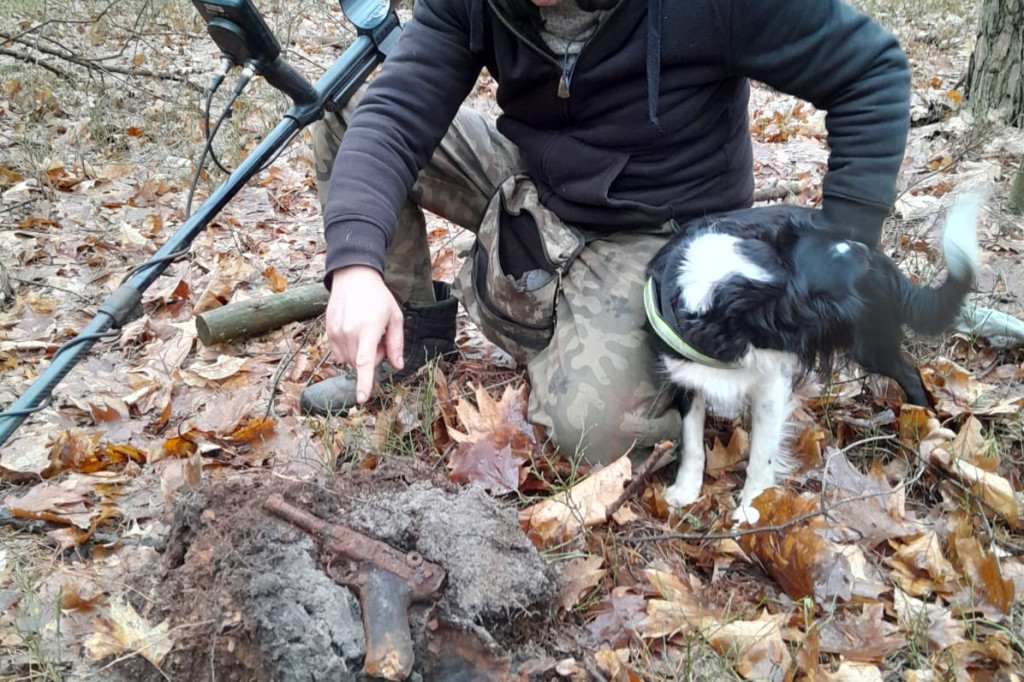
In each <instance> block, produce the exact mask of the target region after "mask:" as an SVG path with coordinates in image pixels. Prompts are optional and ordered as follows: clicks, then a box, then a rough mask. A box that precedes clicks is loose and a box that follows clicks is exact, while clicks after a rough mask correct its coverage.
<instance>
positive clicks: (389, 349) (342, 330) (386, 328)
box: [327, 265, 404, 403]
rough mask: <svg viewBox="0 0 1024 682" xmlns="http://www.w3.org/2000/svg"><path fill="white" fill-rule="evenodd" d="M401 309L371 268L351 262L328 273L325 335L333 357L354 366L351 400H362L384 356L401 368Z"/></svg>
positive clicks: (395, 366) (371, 384)
mask: <svg viewBox="0 0 1024 682" xmlns="http://www.w3.org/2000/svg"><path fill="white" fill-rule="evenodd" d="M402 333H403V332H402V309H401V308H400V307H399V306H398V303H397V302H396V301H395V297H394V296H392V295H391V292H390V291H389V290H388V288H387V287H386V286H385V285H384V279H383V278H382V277H381V276H380V273H379V272H377V271H376V270H374V269H373V268H370V267H366V266H363V265H353V266H349V267H347V268H341V269H340V270H335V271H334V272H333V273H332V275H331V296H330V299H329V300H328V303H327V339H328V341H329V342H330V346H331V353H332V354H333V355H334V359H335V360H336V361H338V362H339V363H341V364H342V365H347V366H350V367H355V370H356V400H357V402H359V403H364V402H366V399H367V398H368V397H369V396H370V391H371V389H372V388H373V370H374V368H375V367H377V365H379V364H380V363H381V362H382V361H383V360H384V358H385V357H387V359H388V361H389V362H391V365H392V366H393V367H394V368H395V369H398V370H400V369H402V364H403V343H404V339H403V338H402Z"/></svg>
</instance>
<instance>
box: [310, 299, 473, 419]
mask: <svg viewBox="0 0 1024 682" xmlns="http://www.w3.org/2000/svg"><path fill="white" fill-rule="evenodd" d="M434 298H435V299H436V302H435V303H405V304H403V305H402V314H403V318H404V322H403V331H404V334H405V354H404V359H405V367H404V368H403V369H402V371H400V372H396V371H395V369H394V368H393V367H392V366H391V364H390V363H389V362H387V361H386V360H385V361H384V362H383V363H382V364H381V365H380V367H378V368H377V369H376V370H375V371H374V376H373V383H374V386H376V385H377V384H385V383H388V382H394V381H401V380H403V379H406V378H408V377H410V376H412V375H414V374H416V372H418V371H419V370H420V368H421V367H423V365H425V364H427V362H429V361H430V360H433V359H434V358H437V357H441V356H443V355H447V354H449V353H452V352H453V351H454V350H455V314H456V313H457V312H458V308H459V302H458V301H456V300H455V299H454V298H453V297H452V291H451V286H450V285H449V284H447V283H445V282H434ZM371 395H372V393H371ZM355 404H356V375H355V370H351V369H349V370H346V371H345V372H343V373H342V374H339V375H338V376H336V377H331V378H330V379H325V380H324V381H321V382H319V383H316V384H313V385H311V386H307V387H306V388H304V389H303V390H302V393H301V394H300V395H299V407H300V409H301V410H302V412H303V414H309V413H312V414H321V415H328V414H335V415H337V414H344V413H345V412H347V411H348V410H349V409H350V408H352V407H353V406H355Z"/></svg>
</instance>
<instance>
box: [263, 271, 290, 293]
mask: <svg viewBox="0 0 1024 682" xmlns="http://www.w3.org/2000/svg"><path fill="white" fill-rule="evenodd" d="M263 278H264V279H265V280H266V281H267V286H268V287H270V290H271V291H273V292H274V293H275V294H280V293H281V292H283V291H285V290H286V289H288V280H286V279H285V278H284V277H282V276H281V275H279V274H277V271H276V270H274V268H272V267H270V266H267V267H266V268H264V270H263Z"/></svg>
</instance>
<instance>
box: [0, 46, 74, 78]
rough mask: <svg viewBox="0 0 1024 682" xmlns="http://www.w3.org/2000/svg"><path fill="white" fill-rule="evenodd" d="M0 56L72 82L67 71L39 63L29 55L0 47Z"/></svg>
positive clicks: (45, 63)
mask: <svg viewBox="0 0 1024 682" xmlns="http://www.w3.org/2000/svg"><path fill="white" fill-rule="evenodd" d="M0 54H2V55H6V56H8V57H13V58H14V59H17V60H18V61H21V62H25V63H26V64H32V65H34V66H38V67H39V68H41V69H46V70H47V71H49V72H50V73H52V74H54V75H56V76H59V77H60V78H63V79H65V80H74V79H73V77H72V76H71V74H70V73H68V72H67V71H64V70H63V69H59V68H57V67H56V66H53V65H52V64H48V63H47V62H44V61H40V60H39V59H37V58H35V57H32V56H31V55H27V54H25V53H23V52H18V51H17V50H9V49H7V48H6V47H0Z"/></svg>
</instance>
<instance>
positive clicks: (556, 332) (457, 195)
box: [313, 93, 681, 464]
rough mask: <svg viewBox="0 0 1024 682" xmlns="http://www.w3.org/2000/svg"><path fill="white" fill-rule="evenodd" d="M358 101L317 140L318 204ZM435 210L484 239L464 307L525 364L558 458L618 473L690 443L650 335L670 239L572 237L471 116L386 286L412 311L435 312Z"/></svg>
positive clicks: (409, 228) (453, 140) (470, 263)
mask: <svg viewBox="0 0 1024 682" xmlns="http://www.w3.org/2000/svg"><path fill="white" fill-rule="evenodd" d="M360 95H361V93H359V94H357V95H356V96H355V97H354V98H353V99H352V101H350V102H349V105H348V107H346V109H345V111H343V112H341V113H339V114H328V115H327V117H326V118H325V119H324V120H323V121H320V122H318V123H317V124H316V125H315V127H314V129H313V152H314V157H315V159H316V176H317V188H318V191H319V193H320V201H321V204H323V202H324V200H325V196H326V194H325V193H326V189H327V185H328V181H329V179H330V173H331V169H332V167H333V164H334V158H335V156H336V155H337V151H338V146H339V144H340V141H341V138H342V136H343V135H344V133H345V128H346V121H347V120H348V118H349V116H350V115H351V111H352V109H353V108H354V105H355V104H356V102H357V101H358V99H359V97H360ZM424 209H426V210H428V211H430V212H432V213H435V214H437V215H439V216H441V217H443V218H446V219H448V220H450V221H452V222H453V223H455V224H457V225H459V226H461V227H463V228H466V229H468V230H471V231H473V232H475V233H476V234H477V242H476V245H475V246H474V249H473V252H472V253H471V254H470V257H469V258H467V260H466V263H465V265H464V266H463V267H462V270H461V271H460V272H459V274H458V277H457V279H456V282H455V287H454V288H455V292H456V296H457V297H458V298H459V300H460V301H461V302H462V304H463V306H464V307H465V308H466V310H467V313H468V314H469V317H470V319H472V320H473V322H474V323H476V324H477V325H478V326H479V327H480V328H481V330H482V331H483V333H484V335H485V336H487V337H488V338H489V339H490V340H492V341H494V342H495V343H496V344H497V345H499V346H500V347H502V348H503V349H504V350H506V351H508V352H509V353H510V354H511V355H512V356H513V357H515V358H516V359H517V360H519V361H520V362H522V363H525V364H526V367H527V372H528V375H529V379H530V399H529V405H528V408H527V417H528V419H529V420H530V421H531V422H532V423H534V424H537V425H539V426H541V427H543V428H544V430H545V431H546V433H547V434H548V436H549V438H550V439H551V442H552V443H553V444H554V445H555V446H556V447H557V448H558V449H559V451H560V452H562V453H563V454H565V455H567V456H569V457H573V456H576V455H579V456H581V457H582V459H583V461H585V462H587V463H590V464H607V463H609V462H611V461H613V460H615V459H616V458H618V457H619V456H621V455H622V454H624V453H625V452H627V451H630V452H631V454H632V455H633V456H636V457H644V456H646V455H647V454H648V453H649V451H650V447H651V446H652V445H654V444H655V443H658V442H660V441H662V440H666V439H677V438H678V437H679V433H680V427H681V420H680V417H679V414H678V412H677V411H676V410H675V409H674V408H673V407H672V406H671V396H670V395H669V394H668V393H667V391H666V390H665V389H664V388H663V387H662V383H661V382H660V381H658V380H656V378H655V375H654V372H655V363H654V357H653V353H652V351H651V349H650V346H649V339H648V336H647V332H646V330H645V329H644V321H645V315H644V307H643V283H644V277H645V269H646V266H647V262H648V261H649V260H650V258H651V257H652V256H653V255H654V254H655V253H656V252H657V250H658V249H659V248H660V247H661V246H662V245H663V244H664V243H665V241H666V240H667V238H668V236H669V234H670V233H671V230H670V229H669V228H668V226H665V227H663V228H656V229H651V230H646V231H643V230H641V231H624V232H616V233H611V234H600V235H595V234H584V233H582V232H581V231H579V230H576V229H574V228H572V227H571V226H567V225H565V224H564V223H562V221H561V220H560V219H559V218H558V217H557V216H556V215H555V214H553V213H552V212H550V211H548V210H547V209H545V208H544V206H543V205H541V204H540V202H539V200H538V198H537V192H536V188H535V187H534V186H533V183H532V182H530V180H529V177H528V176H526V175H525V174H523V169H522V168H521V163H520V158H519V154H518V151H517V149H516V148H515V146H514V145H513V144H512V143H511V142H510V141H509V140H508V139H506V138H505V137H503V136H502V135H501V134H500V133H499V132H498V131H497V129H496V127H495V125H494V122H493V120H492V119H491V118H490V117H489V116H486V115H484V114H482V113H480V112H478V111H475V110H472V109H469V108H467V107H463V108H462V109H461V110H460V112H459V114H458V115H457V116H456V118H455V120H454V122H453V123H452V125H451V127H450V128H449V130H448V133H447V135H446V136H445V137H444V138H443V140H442V141H441V144H440V145H439V147H438V148H437V150H436V151H435V152H434V155H433V157H432V159H431V161H430V163H429V164H428V165H427V167H426V168H425V169H424V170H423V171H421V172H420V174H419V176H418V178H417V180H416V182H415V184H414V185H413V187H412V189H411V191H410V193H409V197H408V199H407V200H406V202H405V205H404V206H403V207H402V210H401V211H400V213H399V218H398V224H397V225H396V230H395V235H394V238H393V239H392V241H391V244H390V246H389V248H388V252H387V256H386V265H385V272H384V280H385V282H386V284H387V285H388V287H389V288H390V289H391V291H392V293H394V295H395V297H396V298H397V299H398V300H399V301H401V302H406V301H431V300H433V287H432V286H431V265H430V253H429V247H428V243H427V231H426V221H425V218H424V215H423V210H424Z"/></svg>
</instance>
